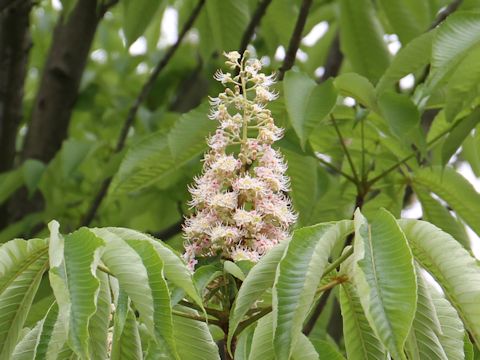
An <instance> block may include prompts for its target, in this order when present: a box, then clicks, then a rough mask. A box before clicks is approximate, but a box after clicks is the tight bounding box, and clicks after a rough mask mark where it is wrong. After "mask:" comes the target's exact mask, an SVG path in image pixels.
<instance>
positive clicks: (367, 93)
mask: <svg viewBox="0 0 480 360" xmlns="http://www.w3.org/2000/svg"><path fill="white" fill-rule="evenodd" d="M333 84H334V85H335V87H336V88H337V90H338V92H339V93H340V94H342V95H344V96H350V97H352V98H354V99H355V100H357V101H358V102H359V103H360V104H362V105H363V106H365V107H367V108H369V109H371V110H374V111H377V112H378V106H377V100H376V98H375V89H374V87H373V85H372V83H371V82H370V81H369V80H368V79H367V78H365V77H363V76H361V75H358V74H356V73H346V74H341V75H340V76H338V77H337V78H336V79H335V80H334V82H333Z"/></svg>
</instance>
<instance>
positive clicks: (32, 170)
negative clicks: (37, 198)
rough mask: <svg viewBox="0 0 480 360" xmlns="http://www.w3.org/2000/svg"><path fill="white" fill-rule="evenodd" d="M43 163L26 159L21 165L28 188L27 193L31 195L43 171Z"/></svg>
mask: <svg viewBox="0 0 480 360" xmlns="http://www.w3.org/2000/svg"><path fill="white" fill-rule="evenodd" d="M45 168H46V167H45V164H44V163H43V162H41V161H39V160H35V159H27V160H25V162H24V163H23V165H22V172H23V178H24V180H23V181H24V183H25V186H26V187H27V189H28V194H29V195H32V194H33V193H34V192H35V190H36V189H37V187H38V184H39V182H40V179H41V177H42V174H43V172H44V171H45Z"/></svg>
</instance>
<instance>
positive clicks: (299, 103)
mask: <svg viewBox="0 0 480 360" xmlns="http://www.w3.org/2000/svg"><path fill="white" fill-rule="evenodd" d="M283 89H284V94H285V105H286V108H287V112H288V115H289V117H290V122H291V124H292V126H293V129H294V130H295V132H296V134H297V136H298V137H299V139H300V144H301V146H302V148H303V149H305V143H306V142H307V139H308V136H309V135H310V134H311V133H312V131H313V130H314V129H315V128H316V127H317V126H318V125H319V124H320V122H321V121H322V120H323V119H324V118H325V117H326V116H327V115H328V114H329V113H330V111H332V109H333V107H334V106H335V103H336V100H337V93H336V91H335V89H334V87H333V84H332V80H327V81H325V82H324V83H322V84H321V85H317V84H316V82H315V81H313V80H312V79H311V78H310V77H309V76H307V75H306V74H303V73H299V72H295V71H288V72H287V73H286V74H285V79H284V80H283Z"/></svg>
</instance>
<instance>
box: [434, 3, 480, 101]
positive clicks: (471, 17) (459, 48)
mask: <svg viewBox="0 0 480 360" xmlns="http://www.w3.org/2000/svg"><path fill="white" fill-rule="evenodd" d="M479 31H480V12H473V11H472V12H456V13H454V14H452V15H451V16H449V17H448V19H446V20H445V21H444V22H443V23H442V24H441V25H440V26H439V28H438V30H437V32H436V34H435V37H434V40H433V45H432V61H431V64H432V68H431V71H430V75H429V77H428V79H427V81H426V88H427V92H432V91H433V90H434V89H435V88H436V87H437V85H438V84H440V83H441V81H442V80H444V79H446V77H447V75H449V74H451V72H452V71H454V70H455V69H456V68H457V67H458V65H459V63H460V62H461V61H462V60H463V59H464V58H465V57H466V56H467V54H468V53H469V52H470V51H471V50H472V49H473V48H475V47H476V46H478V45H479V44H480V39H479V38H478V36H476V34H477V33H478V32H479ZM475 73H476V72H475Z"/></svg>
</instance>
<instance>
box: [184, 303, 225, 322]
mask: <svg viewBox="0 0 480 360" xmlns="http://www.w3.org/2000/svg"><path fill="white" fill-rule="evenodd" d="M179 304H180V305H182V306H185V307H188V308H190V309H193V310H197V311H202V312H203V310H202V309H201V308H200V306H198V305H196V304H192V303H191V302H188V301H185V300H180V302H179ZM204 309H205V312H206V313H207V314H208V315H211V316H215V317H216V318H217V319H219V320H224V319H225V318H226V314H225V313H224V312H223V311H221V310H217V309H212V308H209V307H204Z"/></svg>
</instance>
